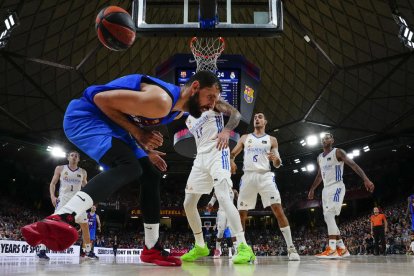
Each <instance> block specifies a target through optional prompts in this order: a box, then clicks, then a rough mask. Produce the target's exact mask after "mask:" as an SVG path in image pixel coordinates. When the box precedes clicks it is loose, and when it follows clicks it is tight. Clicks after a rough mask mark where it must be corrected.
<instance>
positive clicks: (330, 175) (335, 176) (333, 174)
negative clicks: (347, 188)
mask: <svg viewBox="0 0 414 276" xmlns="http://www.w3.org/2000/svg"><path fill="white" fill-rule="evenodd" d="M318 164H319V168H320V169H321V175H322V180H323V185H324V187H327V186H330V185H332V184H335V183H338V182H342V173H343V171H344V162H343V161H338V159H336V148H333V149H332V150H331V152H329V153H328V154H327V155H326V156H323V152H322V153H321V154H319V156H318Z"/></svg>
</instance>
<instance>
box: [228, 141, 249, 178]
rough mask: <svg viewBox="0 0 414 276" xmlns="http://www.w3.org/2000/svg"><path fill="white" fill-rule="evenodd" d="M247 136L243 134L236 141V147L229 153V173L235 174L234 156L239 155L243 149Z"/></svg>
mask: <svg viewBox="0 0 414 276" xmlns="http://www.w3.org/2000/svg"><path fill="white" fill-rule="evenodd" d="M246 137H247V135H246V134H244V135H242V137H240V139H239V141H237V145H236V146H235V147H234V148H233V150H232V151H231V153H230V164H231V173H232V174H235V173H236V171H237V165H236V162H235V161H234V160H235V159H236V156H237V155H239V153H240V152H241V151H242V150H243V148H244V142H245V141H246Z"/></svg>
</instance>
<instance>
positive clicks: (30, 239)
mask: <svg viewBox="0 0 414 276" xmlns="http://www.w3.org/2000/svg"><path fill="white" fill-rule="evenodd" d="M72 222H74V216H73V215H71V214H63V215H51V216H48V217H47V218H45V219H44V220H42V221H39V222H35V223H32V224H29V225H26V226H24V227H23V228H22V229H21V231H22V234H23V237H24V238H25V240H26V241H27V243H28V244H30V245H31V246H36V245H38V244H40V243H43V244H44V245H45V246H46V247H47V248H49V249H51V250H53V251H62V250H65V249H67V248H69V247H70V246H71V245H72V244H74V243H75V242H76V241H77V240H78V231H76V229H75V228H74V227H73V226H71V225H69V224H68V223H72Z"/></svg>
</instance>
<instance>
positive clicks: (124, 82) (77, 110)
mask: <svg viewBox="0 0 414 276" xmlns="http://www.w3.org/2000/svg"><path fill="white" fill-rule="evenodd" d="M141 83H148V84H154V85H158V86H159V87H161V88H163V89H164V90H165V91H166V92H167V93H168V94H169V95H170V97H171V99H172V106H171V111H170V113H169V114H168V115H167V116H165V117H162V118H145V117H141V116H133V115H128V117H129V119H130V120H131V122H133V123H135V124H136V125H137V127H147V126H157V125H164V124H168V123H170V122H172V121H173V120H174V119H175V118H176V117H177V116H178V115H179V114H180V112H179V111H172V109H173V108H174V106H175V104H176V103H177V101H178V99H179V97H180V87H178V86H176V85H173V84H170V83H166V82H164V81H162V80H159V79H157V78H153V77H149V76H146V75H139V74H134V75H127V76H124V77H121V78H118V79H115V80H113V81H111V82H109V83H107V84H104V85H93V86H90V87H88V88H86V90H85V91H84V93H83V96H82V97H81V98H80V99H75V100H72V101H71V102H70V104H69V106H68V107H67V109H66V112H65V116H64V120H63V129H64V131H65V134H66V136H67V138H68V139H69V140H70V141H71V142H72V143H73V144H75V145H76V146H77V147H78V148H79V149H81V150H82V151H83V152H85V153H86V154H87V155H88V156H89V157H91V158H92V159H94V160H95V161H96V162H98V163H99V162H100V159H101V158H102V156H103V155H104V154H105V153H106V152H107V151H108V150H109V149H110V148H111V146H112V139H113V138H117V139H120V140H122V141H124V142H125V143H126V144H127V145H129V146H130V147H131V149H132V150H133V151H134V154H135V156H136V157H137V158H142V157H145V156H147V154H146V152H145V151H144V150H143V149H142V148H141V147H140V145H139V144H138V143H137V142H136V141H135V139H134V138H133V137H132V136H131V135H130V134H129V133H128V132H127V131H125V130H124V129H123V128H122V127H120V126H119V125H117V124H116V123H114V122H113V121H112V120H110V119H109V118H108V117H107V116H106V115H105V114H104V113H103V112H102V111H101V110H100V109H99V108H98V107H97V106H96V104H95V103H94V101H93V98H94V96H95V95H96V94H98V93H102V92H103V93H104V91H109V90H116V89H125V90H132V91H137V93H139V92H140V89H141ZM101 165H102V166H105V164H101Z"/></svg>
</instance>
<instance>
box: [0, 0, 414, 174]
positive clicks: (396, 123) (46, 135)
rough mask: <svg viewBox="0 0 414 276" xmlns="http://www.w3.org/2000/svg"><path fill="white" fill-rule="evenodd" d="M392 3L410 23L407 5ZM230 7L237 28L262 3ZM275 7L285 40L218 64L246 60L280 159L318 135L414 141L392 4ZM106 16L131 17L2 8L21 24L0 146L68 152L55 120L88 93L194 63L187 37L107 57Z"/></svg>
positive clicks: (3, 59) (237, 48)
mask: <svg viewBox="0 0 414 276" xmlns="http://www.w3.org/2000/svg"><path fill="white" fill-rule="evenodd" d="M179 2H182V1H175V2H174V1H161V0H158V1H151V0H148V1H147V4H148V5H149V6H151V8H152V12H151V14H150V15H149V16H148V18H154V20H158V21H160V20H177V19H178V18H180V17H181V16H182V15H181V11H182V8H181V5H178V4H179ZM190 2H191V1H190ZM396 2H397V3H398V6H399V10H400V12H401V13H402V14H403V15H404V16H405V18H406V19H407V21H408V22H409V23H411V24H414V2H413V1H410V0H398V1H396ZM237 3H238V4H240V9H239V10H238V12H235V13H233V16H234V17H235V20H237V21H239V22H243V20H245V19H246V18H248V17H249V16H250V17H251V10H253V9H255V8H256V6H257V7H263V6H264V5H267V0H261V1H254V3H251V1H237ZM283 3H284V33H283V35H282V36H281V37H279V38H255V37H240V38H228V39H227V48H226V50H225V52H224V53H225V54H242V55H244V56H245V57H246V58H247V59H248V60H249V61H251V62H252V63H254V64H256V65H257V66H258V67H259V68H260V69H261V86H260V95H259V97H258V99H257V101H256V107H255V109H256V110H257V111H263V112H265V113H266V114H267V117H268V131H269V133H271V134H274V135H275V136H276V137H277V138H278V140H279V143H280V151H281V153H282V155H284V156H287V157H288V158H287V159H286V160H285V161H287V162H285V164H289V162H291V161H292V160H293V159H294V158H296V157H301V156H307V155H311V154H312V152H314V151H319V149H309V148H306V147H302V146H301V145H300V143H299V142H300V140H302V139H303V138H304V137H306V136H307V135H309V134H313V133H315V134H318V133H319V132H321V131H330V132H332V133H334V135H335V139H336V142H337V143H338V144H340V145H342V146H344V147H346V146H347V145H355V144H358V143H360V144H361V145H362V144H365V143H375V142H379V141H382V140H384V139H388V142H385V143H392V144H397V145H398V144H404V143H406V142H407V141H412V140H413V129H414V128H413V127H414V58H413V53H414V52H413V51H412V50H411V51H410V49H408V48H406V47H405V46H404V45H403V44H402V43H401V42H400V40H399V38H398V31H399V28H398V26H397V24H396V23H395V21H394V20H393V18H392V15H391V9H390V6H389V4H388V1H386V0H364V1H359V0H331V1H328V0H326V1H321V0H294V1H293V0H290V1H283ZM109 5H119V6H121V7H123V8H125V9H127V10H131V2H130V1H83V0H77V1H75V0H74V1H65V0H61V1H55V0H48V1H40V0H32V1H23V0H20V1H19V0H1V1H0V16H1V17H0V18H3V15H4V14H5V13H6V11H7V10H15V11H16V12H17V14H18V17H19V18H20V26H19V27H18V28H16V29H15V31H14V32H13V33H12V37H11V38H10V41H9V43H8V45H7V47H6V48H4V49H1V50H0V131H1V135H2V136H1V141H3V145H5V144H6V143H9V144H8V145H12V144H13V145H15V147H16V148H18V147H20V146H19V145H23V146H25V147H26V151H27V153H26V154H27V155H31V153H30V150H29V149H30V148H31V147H37V148H38V147H41V146H47V145H50V144H54V143H60V144H62V143H63V144H66V145H67V147H69V143H68V141H67V140H66V139H65V136H64V133H63V131H62V118H63V114H64V111H65V108H66V106H67V104H68V103H69V101H70V100H71V99H73V98H76V97H79V96H80V95H81V93H82V91H83V90H84V88H85V87H87V86H88V85H90V84H95V83H105V82H108V81H110V80H112V79H114V78H117V77H119V76H122V75H125V74H130V73H145V74H149V75H152V74H154V73H155V68H156V67H157V66H158V65H159V64H160V63H161V62H163V61H165V60H167V59H168V58H169V57H170V56H172V55H173V54H175V53H190V50H189V47H188V41H189V38H177V37H172V38H158V37H157V38H148V37H146V38H138V39H137V41H136V42H135V44H134V45H133V46H132V47H131V48H130V49H129V50H127V51H125V52H111V51H109V50H107V49H106V48H104V47H102V46H101V45H100V43H99V42H98V40H97V36H96V33H95V26H94V20H95V17H96V14H97V13H98V12H99V10H100V9H102V8H103V7H105V6H109ZM166 6H168V7H169V8H168V9H166ZM149 20H150V19H149ZM305 35H307V36H308V37H309V38H310V39H311V41H310V43H307V42H306V41H305V40H304V38H303V37H304V36H305ZM164 134H165V135H166V145H165V146H164V147H163V148H162V150H164V151H166V152H167V153H168V154H169V155H168V157H167V160H168V161H169V162H170V164H174V163H177V166H178V164H181V163H182V161H184V160H187V161H190V160H188V159H184V158H182V157H180V156H178V155H177V154H176V153H174V150H173V148H172V146H171V145H172V136H171V134H169V133H168V132H166V131H165V132H164ZM389 139H391V140H389ZM6 146H7V145H6ZM184 163H186V164H191V162H184ZM177 169H178V167H177ZM181 169H182V170H184V171H185V170H188V166H187V167H185V168H181Z"/></svg>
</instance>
